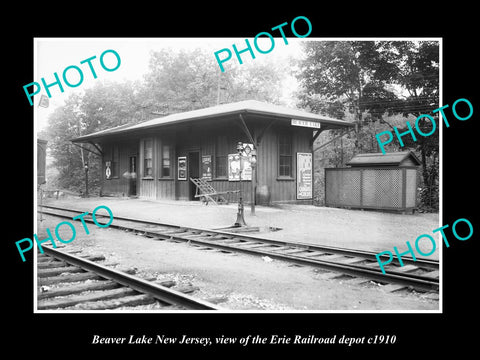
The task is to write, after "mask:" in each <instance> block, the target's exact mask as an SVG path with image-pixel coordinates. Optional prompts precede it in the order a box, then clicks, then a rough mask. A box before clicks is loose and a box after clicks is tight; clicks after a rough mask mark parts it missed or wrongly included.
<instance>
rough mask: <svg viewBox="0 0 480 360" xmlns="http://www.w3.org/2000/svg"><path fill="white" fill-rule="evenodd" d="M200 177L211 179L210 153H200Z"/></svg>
mask: <svg viewBox="0 0 480 360" xmlns="http://www.w3.org/2000/svg"><path fill="white" fill-rule="evenodd" d="M202 179H204V180H207V181H211V180H212V155H202Z"/></svg>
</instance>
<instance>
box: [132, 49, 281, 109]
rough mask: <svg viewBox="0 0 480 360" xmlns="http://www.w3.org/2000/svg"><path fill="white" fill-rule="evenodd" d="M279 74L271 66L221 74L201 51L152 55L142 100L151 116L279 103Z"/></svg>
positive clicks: (235, 68)
mask: <svg viewBox="0 0 480 360" xmlns="http://www.w3.org/2000/svg"><path fill="white" fill-rule="evenodd" d="M282 70H284V69H279V68H278V66H277V65H275V64H273V63H272V62H268V61H266V62H257V63H249V64H243V65H239V64H236V65H235V66H233V65H232V67H231V68H229V70H228V71H226V72H224V73H221V72H220V70H219V68H218V65H217V63H216V62H215V58H214V57H213V56H212V54H211V53H207V52H205V51H204V50H202V49H194V50H190V51H187V50H180V51H177V52H175V51H169V50H166V49H163V50H160V51H156V52H153V53H152V54H151V59H150V64H149V72H148V73H147V74H146V75H145V77H144V82H143V87H142V90H141V97H142V98H143V100H144V103H145V105H146V107H148V109H149V110H150V111H151V112H157V113H160V114H169V113H176V112H182V111H188V110H194V109H200V108H205V107H209V106H214V105H217V104H220V103H229V102H235V101H241V100H245V99H256V100H260V101H268V102H278V100H279V98H280V95H281V93H280V90H281V88H280V82H281V80H282V76H281V74H282V73H283V72H282Z"/></svg>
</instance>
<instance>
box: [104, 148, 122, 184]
mask: <svg viewBox="0 0 480 360" xmlns="http://www.w3.org/2000/svg"><path fill="white" fill-rule="evenodd" d="M107 149H108V150H107V154H106V156H105V158H106V160H107V162H108V164H109V165H108V166H109V167H110V173H111V175H110V177H108V179H114V178H118V171H119V170H118V145H112V146H110V147H109V148H107Z"/></svg>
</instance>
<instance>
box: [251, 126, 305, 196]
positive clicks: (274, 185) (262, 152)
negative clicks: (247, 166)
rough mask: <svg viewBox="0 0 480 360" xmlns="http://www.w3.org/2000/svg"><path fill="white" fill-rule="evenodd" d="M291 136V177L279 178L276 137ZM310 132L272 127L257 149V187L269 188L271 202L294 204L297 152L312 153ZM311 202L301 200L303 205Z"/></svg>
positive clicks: (300, 129)
mask: <svg viewBox="0 0 480 360" xmlns="http://www.w3.org/2000/svg"><path fill="white" fill-rule="evenodd" d="M282 132H288V133H290V134H291V135H292V176H291V177H280V176H279V167H278V161H279V160H278V157H279V149H278V137H279V135H280V133H282ZM311 138H312V130H311V129H307V128H300V127H292V126H281V125H277V126H275V125H274V126H272V128H271V131H269V132H267V133H266V134H265V136H264V137H263V139H262V140H261V142H260V145H259V146H258V148H257V158H258V161H257V164H258V166H257V187H258V186H262V185H267V186H268V187H269V191H270V195H271V201H272V202H296V201H297V200H296V169H297V167H296V165H297V164H296V161H297V152H312V150H311V146H310V145H309V144H310V139H311ZM308 201H310V202H311V200H303V201H302V202H303V203H306V202H307V203H308Z"/></svg>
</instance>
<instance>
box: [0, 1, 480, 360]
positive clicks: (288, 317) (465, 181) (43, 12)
mask: <svg viewBox="0 0 480 360" xmlns="http://www.w3.org/2000/svg"><path fill="white" fill-rule="evenodd" d="M187 4H188V3H183V4H182V6H181V7H180V9H175V8H174V7H172V6H171V5H170V4H169V5H168V6H164V5H162V4H160V3H150V4H141V3H139V2H137V3H131V4H128V5H123V3H112V4H111V5H110V7H109V8H108V9H106V10H104V11H100V10H99V8H98V7H97V5H87V4H86V3H85V4H83V5H81V4H77V5H75V6H72V7H71V8H69V9H67V8H64V7H60V8H57V7H55V6H53V4H43V5H42V6H43V7H42V9H34V8H32V7H29V8H28V9H27V8H25V9H22V10H19V12H14V11H13V10H11V21H10V22H6V23H3V24H2V29H3V32H2V33H3V34H4V37H3V39H4V46H5V51H4V52H3V53H4V55H3V56H2V63H3V66H2V70H3V71H2V74H3V77H2V78H3V79H4V81H3V90H2V99H3V100H4V101H3V106H2V110H3V111H2V114H3V126H4V132H3V135H4V137H3V140H4V144H5V146H4V147H3V149H4V153H3V160H4V161H3V166H2V170H3V171H2V174H3V180H2V184H3V186H2V190H3V191H2V199H3V204H2V207H3V208H4V209H6V210H5V211H4V212H3V218H4V219H5V220H6V221H2V223H3V229H4V236H3V241H2V250H3V257H2V258H3V260H6V261H3V262H2V267H3V271H2V274H3V277H2V285H3V286H2V290H3V291H2V299H3V301H4V306H3V310H4V315H3V319H2V320H3V321H2V322H1V323H2V325H1V327H2V331H3V334H4V335H3V336H2V338H3V343H4V347H5V346H6V347H7V348H10V349H11V350H16V353H15V354H20V353H22V354H27V353H28V354H31V356H38V357H40V358H42V357H47V356H48V357H51V356H74V355H81V354H83V355H87V354H92V355H93V356H95V357H96V355H97V354H99V353H105V354H108V355H119V354H121V355H127V354H129V353H130V354H140V353H142V352H143V351H152V352H154V353H155V354H156V356H158V357H159V358H165V357H170V356H171V355H167V354H166V352H168V353H169V354H173V355H180V354H181V353H183V352H184V351H191V352H195V353H196V354H197V355H199V356H200V355H207V354H208V355H209V356H212V355H213V354H218V353H219V352H224V353H227V354H229V355H234V354H238V355H240V356H241V355H242V354H246V353H249V354H250V353H256V352H259V351H266V352H267V353H268V354H271V355H273V354H284V355H297V354H301V353H305V354H306V353H307V352H308V353H309V354H311V355H313V356H314V357H316V358H319V357H322V356H324V355H325V354H326V353H327V352H328V353H333V354H354V353H358V352H363V353H368V354H370V353H371V354H378V355H382V356H390V355H393V354H399V355H400V356H404V357H409V356H412V357H418V356H419V355H421V354H425V355H430V356H431V355H437V354H442V353H445V351H446V350H453V351H454V352H457V351H458V352H459V353H460V354H465V353H466V352H467V351H468V349H472V348H473V347H474V346H475V345H476V343H475V340H476V338H475V333H476V332H477V331H476V323H475V321H474V314H475V313H476V312H477V307H478V306H477V298H478V296H477V295H476V286H475V285H476V275H477V272H476V271H475V270H476V265H475V264H476V263H477V258H476V257H477V256H478V244H477V243H478V235H479V233H480V228H479V226H478V215H477V213H476V212H474V211H473V206H474V205H476V204H477V201H478V196H477V188H476V187H475V185H476V184H478V172H477V168H478V157H477V153H478V151H475V150H476V146H475V145H476V144H477V143H478V141H477V140H476V137H477V133H476V130H477V128H478V126H477V123H478V121H479V120H478V114H479V112H480V105H479V101H478V91H477V92H475V93H474V90H473V89H474V85H477V83H478V79H479V76H478V60H477V59H478V52H477V47H478V41H476V37H475V36H474V29H475V28H476V27H477V26H478V23H475V21H477V22H478V20H475V19H474V17H473V14H474V12H476V10H475V9H474V8H473V6H469V5H466V4H465V5H463V4H461V3H459V2H455V3H454V4H451V3H449V4H447V5H448V7H447V6H444V5H438V7H436V8H433V7H425V8H421V7H420V6H419V4H418V3H414V4H407V3H405V2H403V3H402V4H391V3H390V4H389V5H384V6H382V7H372V8H367V7H366V5H364V4H357V5H355V6H351V5H348V4H344V3H342V4H339V5H338V6H331V5H329V6H327V4H325V3H320V2H318V3H317V2H315V3H313V4H314V5H307V3H306V2H305V5H304V6H301V7H294V6H293V5H292V4H289V3H284V4H281V3H277V4H276V5H266V6H265V5H263V6H265V8H264V10H263V11H260V10H259V8H258V5H259V4H257V6H254V7H251V6H248V5H247V4H246V3H242V2H240V3H235V4H232V3H221V4H219V5H216V6H214V5H207V4H206V3H205V4H196V5H195V6H194V7H192V5H189V4H188V5H187ZM385 4H386V3H385ZM439 4H440V3H439ZM442 4H444V3H442ZM39 7H40V6H39ZM265 9H266V10H265ZM300 15H302V16H306V17H308V18H309V20H310V21H311V23H312V27H313V31H312V34H311V35H310V36H309V37H310V38H311V37H442V38H443V104H450V105H451V104H452V103H453V102H454V101H455V100H457V99H458V98H467V99H468V100H470V102H471V103H472V104H473V108H474V114H473V116H472V117H471V118H470V119H469V120H467V121H463V122H462V121H458V120H456V119H454V118H453V116H451V117H449V120H450V125H451V126H450V128H448V129H446V128H444V129H443V219H442V223H443V224H450V225H451V224H452V223H453V222H454V221H455V220H457V219H458V218H467V219H469V220H470V221H471V222H472V223H473V226H474V230H475V231H474V235H473V237H472V238H470V239H469V240H468V241H464V242H461V241H457V240H452V241H451V243H450V244H451V246H450V248H448V249H447V248H445V247H444V249H443V254H444V256H443V258H444V269H443V276H444V283H443V284H444V288H443V290H444V299H443V301H444V302H443V314H419V313H414V312H412V313H407V314H405V313H401V314H395V313H367V314H337V313H333V314H312V313H302V314H298V313H297V314H288V313H282V314H61V315H57V314H33V258H32V256H31V255H28V256H27V261H26V262H25V263H22V262H21V259H20V257H19V256H18V252H17V249H16V247H15V241H17V240H20V239H22V238H24V237H31V236H32V235H33V219H34V209H33V199H34V191H33V189H34V186H33V166H34V163H33V145H34V141H33V139H34V133H33V110H32V107H31V106H30V105H29V104H28V101H26V97H25V93H24V91H23V85H25V84H28V83H30V82H32V81H34V80H35V79H33V38H34V37H84V36H87V37H177V36H178V37H184V36H188V37H193V36H198V37H204V36H208V37H223V36H225V37H227V36H228V37H230V36H237V37H241V38H252V37H254V36H255V35H256V34H257V33H259V32H262V31H268V30H269V29H270V28H271V27H273V26H276V25H279V24H281V23H283V22H289V23H290V22H291V21H292V20H293V19H294V18H295V17H297V16H300ZM299 32H300V30H299ZM300 33H302V32H300ZM268 56H275V52H274V51H273V52H272V53H271V54H269V55H268ZM5 79H6V82H5ZM5 100H7V101H5ZM448 114H451V113H450V112H447V115H448ZM432 230H433V229H432ZM447 234H448V232H447ZM406 240H409V239H406ZM30 254H31V253H30ZM94 334H98V335H103V336H108V337H115V336H118V337H121V336H124V337H125V336H126V337H128V336H129V335H130V334H133V335H140V336H141V335H147V336H153V337H155V336H156V335H157V334H165V335H167V336H178V337H181V336H182V335H183V334H186V335H190V336H194V337H195V336H197V337H212V338H213V337H215V336H221V335H222V334H223V335H225V336H230V337H243V336H247V335H257V334H258V335H261V336H266V337H269V336H270V335H271V334H278V335H287V336H291V337H293V336H294V335H296V334H298V335H304V336H308V335H310V334H314V335H316V336H318V337H332V336H333V335H337V338H338V337H340V336H341V335H343V334H345V335H347V336H351V337H363V336H366V337H369V336H374V335H381V334H383V335H387V334H390V335H396V338H397V341H396V343H395V344H394V345H388V346H385V345H376V346H372V345H370V346H368V345H363V346H362V345H356V346H352V347H350V348H348V347H345V346H343V345H342V346H340V345H335V346H328V347H327V346H319V345H310V346H309V345H295V346H285V345H270V346H269V345H249V346H247V347H242V346H240V345H213V346H210V347H205V348H204V347H201V346H198V345H197V346H178V345H171V346H158V345H157V346H152V345H150V346H133V345H129V346H127V345H123V346H119V345H110V346H106V345H102V346H99V345H91V340H92V336H93V335H94ZM7 348H4V349H3V350H4V351H5V352H6V353H7V350H8V349H7ZM32 350H33V352H30V351H32ZM168 350H171V351H168ZM12 354H13V353H12Z"/></svg>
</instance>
